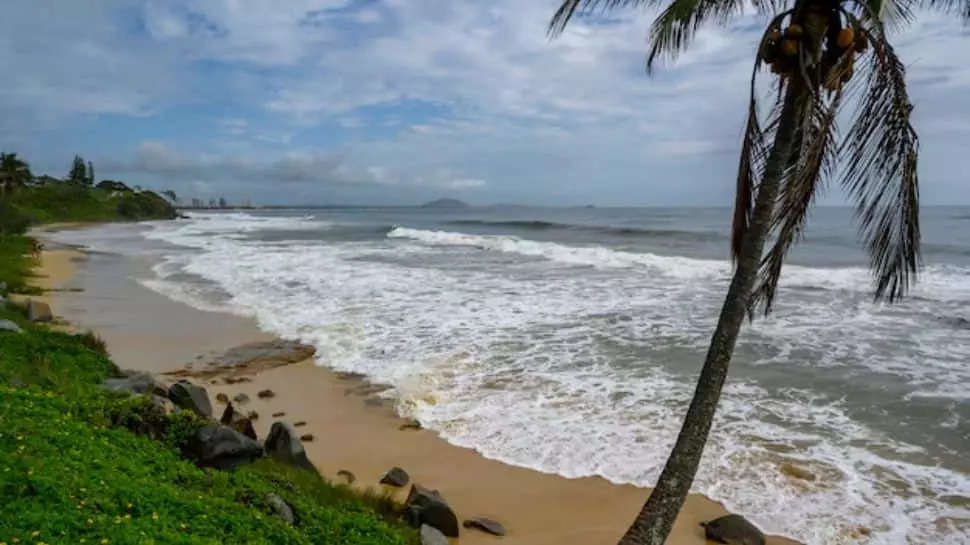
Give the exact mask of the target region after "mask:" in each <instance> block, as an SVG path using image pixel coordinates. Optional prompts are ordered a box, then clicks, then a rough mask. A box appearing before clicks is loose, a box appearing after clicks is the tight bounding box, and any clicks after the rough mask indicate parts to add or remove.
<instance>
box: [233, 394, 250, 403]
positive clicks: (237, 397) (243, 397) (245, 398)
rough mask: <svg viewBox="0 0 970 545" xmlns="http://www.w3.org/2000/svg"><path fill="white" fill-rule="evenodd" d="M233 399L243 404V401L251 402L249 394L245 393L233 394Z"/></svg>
mask: <svg viewBox="0 0 970 545" xmlns="http://www.w3.org/2000/svg"><path fill="white" fill-rule="evenodd" d="M232 400H233V401H235V402H236V403H239V404H240V405H242V404H243V403H249V396H248V395H246V394H243V393H238V394H236V395H234V396H232Z"/></svg>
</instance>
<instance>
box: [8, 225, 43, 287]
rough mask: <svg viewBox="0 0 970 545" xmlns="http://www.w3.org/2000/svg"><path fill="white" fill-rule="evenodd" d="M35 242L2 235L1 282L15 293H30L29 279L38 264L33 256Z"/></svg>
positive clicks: (22, 237)
mask: <svg viewBox="0 0 970 545" xmlns="http://www.w3.org/2000/svg"><path fill="white" fill-rule="evenodd" d="M32 245H33V242H32V240H31V239H30V238H28V237H25V236H21V235H3V234H0V282H4V283H6V284H7V289H8V290H10V291H13V292H22V291H29V290H28V286H27V283H26V282H27V278H28V277H29V276H30V274H31V272H30V271H31V268H32V267H34V266H35V265H36V264H37V262H36V260H35V259H34V258H33V256H32V255H31V253H30V252H31V247H32Z"/></svg>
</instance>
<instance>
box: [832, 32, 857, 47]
mask: <svg viewBox="0 0 970 545" xmlns="http://www.w3.org/2000/svg"><path fill="white" fill-rule="evenodd" d="M836 43H837V44H839V47H841V48H842V49H847V48H849V47H850V46H851V45H852V44H854V43H855V31H854V30H852V27H845V28H843V29H842V30H840V31H839V38H838V40H837V41H836Z"/></svg>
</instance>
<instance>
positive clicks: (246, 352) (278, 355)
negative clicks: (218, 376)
mask: <svg viewBox="0 0 970 545" xmlns="http://www.w3.org/2000/svg"><path fill="white" fill-rule="evenodd" d="M315 351H316V350H315V349H314V348H313V347H312V346H309V345H305V344H301V343H298V342H296V341H284V340H282V339H276V340H273V341H266V342H255V343H249V344H244V345H242V346H237V347H235V348H230V349H229V350H227V351H226V352H224V353H223V354H222V355H221V356H218V357H216V358H215V359H213V360H211V361H209V362H207V363H206V364H205V367H206V369H200V371H201V372H203V373H207V374H215V373H223V372H226V371H230V370H236V371H237V372H238V371H241V370H243V369H252V370H253V371H261V370H266V369H272V368H274V367H280V366H282V365H289V364H292V363H299V362H301V361H303V360H305V359H307V358H309V357H311V356H313V353H314V352H315ZM226 381H227V383H228V381H229V379H226Z"/></svg>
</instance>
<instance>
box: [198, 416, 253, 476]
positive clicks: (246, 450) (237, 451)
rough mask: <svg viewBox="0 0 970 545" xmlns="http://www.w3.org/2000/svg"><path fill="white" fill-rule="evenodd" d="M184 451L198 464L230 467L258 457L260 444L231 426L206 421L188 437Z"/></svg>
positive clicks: (246, 462)
mask: <svg viewBox="0 0 970 545" xmlns="http://www.w3.org/2000/svg"><path fill="white" fill-rule="evenodd" d="M184 453H185V454H186V455H187V456H188V457H189V458H191V459H193V460H195V463H196V465H198V466H200V467H214V468H216V469H232V468H235V467H239V466H241V465H244V464H249V463H252V462H253V461H255V460H257V459H258V458H260V457H261V456H262V455H263V447H262V446H260V444H259V443H257V442H256V441H253V440H252V439H250V438H249V437H246V436H245V435H243V434H241V433H239V432H237V431H236V430H234V429H232V428H229V427H227V426H221V425H219V424H209V425H207V426H203V427H201V428H199V429H198V430H197V431H196V432H195V433H194V434H193V435H192V436H191V437H190V438H189V441H188V445H187V446H186V447H185V452H184Z"/></svg>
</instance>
